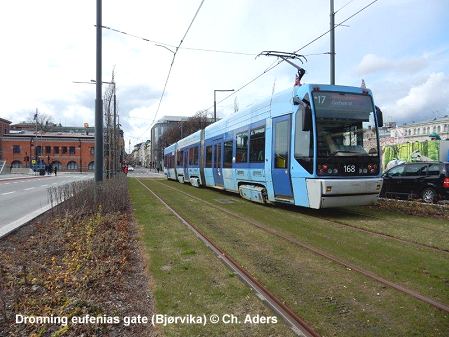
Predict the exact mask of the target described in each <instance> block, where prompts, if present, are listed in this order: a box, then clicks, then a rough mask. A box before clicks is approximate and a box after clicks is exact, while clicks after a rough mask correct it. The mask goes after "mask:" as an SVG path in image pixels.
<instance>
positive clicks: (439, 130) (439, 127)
mask: <svg viewBox="0 0 449 337" xmlns="http://www.w3.org/2000/svg"><path fill="white" fill-rule="evenodd" d="M437 130H438V131H437V132H438V133H440V132H441V126H440V125H438V128H437Z"/></svg>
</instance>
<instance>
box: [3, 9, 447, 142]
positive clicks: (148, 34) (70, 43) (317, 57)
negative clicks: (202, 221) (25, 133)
mask: <svg viewBox="0 0 449 337" xmlns="http://www.w3.org/2000/svg"><path fill="white" fill-rule="evenodd" d="M371 2H372V0H352V1H350V0H335V10H336V11H337V13H336V20H335V22H336V23H339V22H342V21H343V20H345V19H347V18H348V17H350V16H351V15H353V14H354V13H356V12H357V11H359V10H360V9H362V8H363V7H365V6H366V5H368V4H370V3H371ZM200 3H201V0H164V1H151V0H131V1H119V0H103V25H104V26H108V27H111V28H114V29H117V30H121V31H124V32H127V33H128V34H130V35H124V34H120V33H117V32H115V31H112V30H108V29H104V30H103V80H104V81H110V79H111V73H112V70H113V69H114V67H115V73H116V74H115V80H116V83H117V97H118V101H119V113H120V123H121V124H122V125H123V127H124V130H125V138H126V144H128V140H130V141H131V144H135V143H137V142H140V141H143V140H145V139H146V138H148V136H149V129H150V127H151V124H152V121H153V120H154V119H156V120H157V119H159V118H161V117H163V116H166V115H185V116H189V115H192V114H194V113H195V112H197V111H199V110H205V109H209V112H210V113H211V114H212V106H213V91H214V89H239V88H241V87H242V86H244V85H245V84H246V83H248V82H250V81H251V80H252V79H254V78H256V77H257V76H258V75H260V74H261V73H263V72H264V70H265V69H267V68H268V67H269V66H270V65H271V64H273V62H274V61H275V59H273V58H267V57H258V58H255V55H256V54H258V53H259V52H261V51H263V50H281V51H295V50H298V49H300V48H302V47H303V46H305V45H307V44H308V43H309V42H310V41H312V40H314V39H315V38H316V37H318V36H320V35H321V34H323V33H325V32H326V31H327V30H328V29H329V0H314V1H312V0H308V1H306V0H257V1H256V0H226V1H224V0H205V1H204V3H203V5H202V7H201V9H200V11H199V13H198V15H197V17H196V19H195V21H194V22H193V24H192V26H191V28H190V30H189V32H188V34H187V36H186V38H185V40H184V41H183V43H182V45H181V47H182V48H180V49H179V51H178V53H177V55H176V59H175V62H174V64H173V68H172V71H171V75H170V78H169V81H168V84H167V88H166V92H165V95H164V97H163V100H162V102H161V105H160V108H159V111H158V112H157V110H158V105H159V101H160V97H161V94H162V91H163V87H164V83H165V80H166V78H167V73H168V70H169V67H170V63H171V60H172V53H171V52H170V51H169V50H167V49H165V48H162V47H160V46H156V44H163V45H165V46H168V48H171V49H174V48H175V46H177V45H178V44H179V43H180V40H181V38H182V37H183V35H184V34H185V32H186V30H187V27H188V26H189V24H190V22H191V21H192V18H193V16H194V15H195V12H196V11H197V9H198V7H199V6H200ZM448 13H449V1H447V0H427V1H425V2H423V1H418V0H378V1H376V2H375V3H374V4H372V5H371V6H369V7H368V8H367V9H365V10H363V11H362V12H361V13H359V14H358V15H356V16H354V17H353V18H351V19H350V20H348V21H347V22H345V25H346V26H344V27H339V28H337V29H336V83H337V84H343V85H355V86H359V85H360V83H361V80H362V79H364V80H365V82H366V85H367V87H369V88H370V89H372V90H373V93H374V95H375V100H376V104H377V105H378V106H380V107H381V108H382V110H384V113H385V115H386V119H387V120H388V121H393V120H395V121H400V122H407V121H419V120H425V119H432V118H434V117H439V116H444V115H447V114H449V85H448V83H449V34H448V32H449V14H448ZM95 20H96V7H95V1H93V0H76V1H67V0H40V1H36V0H15V1H3V2H2V4H1V10H0V32H1V33H0V45H1V47H2V48H1V50H2V51H1V53H0V92H1V99H0V117H3V118H6V119H9V120H11V121H13V122H20V121H23V120H27V119H29V118H30V117H32V114H33V112H34V111H35V110H36V108H37V109H39V112H41V113H45V114H47V115H50V116H52V118H53V121H55V122H58V123H59V122H61V123H62V124H64V125H82V124H83V123H84V122H87V123H89V124H90V125H93V124H94V100H95V86H94V85H89V84H75V83H73V81H90V80H91V79H95V43H96V41H95V27H94V25H95ZM132 35H135V36H137V37H143V38H146V39H148V40H150V41H144V40H143V39H141V38H136V37H133V36H132ZM151 41H155V42H151ZM170 46H174V47H170ZM189 48H192V49H189ZM197 49H207V50H220V51H227V52H233V53H219V52H212V51H201V50H197ZM328 51H329V35H325V36H323V37H322V38H320V39H318V40H317V41H316V42H314V43H312V44H310V45H308V46H307V47H305V48H303V49H301V51H300V52H301V53H303V54H304V55H308V56H307V58H308V62H307V63H306V64H305V65H304V66H303V67H304V68H305V69H306V70H307V74H306V75H305V77H304V79H303V82H308V83H329V55H327V54H325V53H326V52H328ZM294 76H295V69H294V68H292V67H291V66H289V65H287V64H285V63H283V64H281V65H279V66H278V67H276V68H274V69H273V70H271V71H269V72H267V73H266V74H264V75H263V76H261V77H260V78H259V79H257V80H255V81H254V82H252V83H251V84H249V85H248V86H246V87H245V88H243V89H241V90H240V91H238V92H236V93H235V94H233V95H231V96H229V97H228V98H227V99H226V100H224V101H223V102H221V103H219V105H218V109H217V110H218V111H219V114H221V115H226V114H229V113H232V111H233V110H234V106H235V105H236V104H237V105H238V106H239V108H244V107H245V106H248V105H250V104H251V103H253V102H255V101H257V99H261V98H264V97H267V96H269V95H271V92H272V89H273V85H274V87H275V91H276V92H277V91H281V90H283V89H286V88H288V87H289V86H291V85H292V84H293V81H294ZM228 95H229V93H218V94H217V96H218V97H217V98H218V100H221V99H223V98H226V97H227V96H228ZM156 112H157V115H156Z"/></svg>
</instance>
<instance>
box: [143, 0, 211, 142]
mask: <svg viewBox="0 0 449 337" xmlns="http://www.w3.org/2000/svg"><path fill="white" fill-rule="evenodd" d="M203 3H204V0H202V1H201V3H200V5H199V6H198V9H197V10H196V12H195V15H194V16H193V19H192V21H190V24H189V26H188V27H187V30H186V32H185V33H184V36H183V37H182V39H181V41H180V42H179V44H178V46H177V47H176V49H175V51H174V52H173V51H172V53H173V58H172V60H171V63H170V68H169V69H168V74H167V78H166V80H165V84H164V89H163V90H162V94H161V97H160V99H159V103H158V106H157V109H156V112H155V114H154V118H153V121H152V122H151V124H150V126H149V127H148V128H147V129H145V131H144V132H143V133H142V135H143V134H144V133H145V132H147V131H148V130H149V129H150V128H151V126H152V125H153V124H154V122H155V120H156V117H157V114H158V113H159V109H160V107H161V103H162V100H163V98H164V95H165V90H166V89H167V83H168V80H169V79H170V74H171V71H172V69H173V64H174V63H175V58H176V55H177V53H178V50H179V48H180V47H181V45H182V43H183V42H184V39H185V38H186V36H187V33H188V32H189V30H190V27H192V24H193V22H194V21H195V19H196V17H197V15H198V13H199V11H200V9H201V7H202V6H203ZM142 135H141V136H142ZM141 136H140V137H141ZM140 137H139V138H140Z"/></svg>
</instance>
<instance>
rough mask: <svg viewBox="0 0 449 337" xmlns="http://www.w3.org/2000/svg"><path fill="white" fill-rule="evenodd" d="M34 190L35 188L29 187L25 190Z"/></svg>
mask: <svg viewBox="0 0 449 337" xmlns="http://www.w3.org/2000/svg"><path fill="white" fill-rule="evenodd" d="M32 189H34V187H28V188H25V189H24V191H29V190H32Z"/></svg>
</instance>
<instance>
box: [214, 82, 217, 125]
mask: <svg viewBox="0 0 449 337" xmlns="http://www.w3.org/2000/svg"><path fill="white" fill-rule="evenodd" d="M216 93H217V91H215V90H214V123H215V122H216V121H217V98H216V96H217V95H216Z"/></svg>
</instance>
